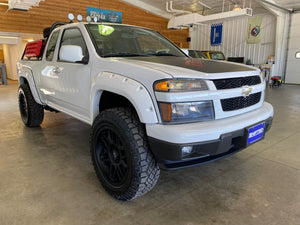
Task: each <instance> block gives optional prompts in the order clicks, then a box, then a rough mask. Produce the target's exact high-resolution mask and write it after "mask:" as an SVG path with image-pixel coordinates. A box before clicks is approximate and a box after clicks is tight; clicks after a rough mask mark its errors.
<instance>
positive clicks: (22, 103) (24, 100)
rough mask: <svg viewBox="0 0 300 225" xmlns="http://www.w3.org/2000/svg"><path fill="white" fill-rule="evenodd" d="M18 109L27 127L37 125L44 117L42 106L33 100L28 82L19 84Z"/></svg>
mask: <svg viewBox="0 0 300 225" xmlns="http://www.w3.org/2000/svg"><path fill="white" fill-rule="evenodd" d="M18 101H19V110H20V114H21V118H22V121H23V123H24V124H25V125H26V126H27V127H38V126H40V125H41V123H42V122H43V119H44V108H43V106H42V105H40V104H38V103H36V101H35V100H34V98H33V96H32V94H31V91H30V87H29V85H28V84H21V85H20V87H19V90H18Z"/></svg>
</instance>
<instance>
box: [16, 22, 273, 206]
mask: <svg viewBox="0 0 300 225" xmlns="http://www.w3.org/2000/svg"><path fill="white" fill-rule="evenodd" d="M58 24H60V23H58ZM56 25H57V24H56ZM56 25H53V26H52V28H51V30H50V34H49V37H47V35H46V40H44V41H43V40H40V41H36V42H32V43H29V44H28V45H27V47H26V49H25V51H24V55H23V57H22V59H21V60H20V61H19V62H18V66H17V67H18V76H19V83H20V88H19V91H18V101H19V108H20V113H21V117H22V120H23V122H24V124H25V125H26V126H28V127H35V126H39V125H40V124H41V123H42V121H43V117H44V110H45V109H48V110H55V111H60V112H63V113H66V114H68V115H71V116H72V117H74V118H77V119H79V120H81V121H83V122H85V123H88V124H90V125H91V134H90V145H91V146H90V149H91V155H92V161H93V165H94V168H95V171H96V173H97V176H98V178H99V180H100V182H101V183H102V185H103V187H104V188H105V189H106V190H107V191H108V192H109V193H110V194H111V195H112V196H114V197H115V198H117V199H120V200H131V199H134V198H136V197H138V196H141V195H143V194H145V193H147V192H148V191H150V190H151V189H152V188H153V187H154V186H155V184H156V182H157V180H158V177H159V174H160V169H167V170H172V169H177V168H184V167H190V166H194V165H199V164H202V163H206V162H211V161H214V160H216V159H220V158H222V157H225V156H228V155H230V154H232V153H235V152H237V151H239V150H241V149H243V148H246V147H247V146H249V145H251V144H253V143H255V142H257V141H259V140H261V139H262V138H264V136H265V133H266V132H267V131H268V130H269V129H270V127H271V123H272V118H273V107H272V106H271V105H270V104H269V103H267V102H264V97H265V86H266V85H265V82H264V80H263V78H262V77H261V76H260V71H259V70H258V69H256V68H253V67H249V66H245V65H241V64H235V63H229V62H220V61H214V60H206V59H203V60H202V59H193V58H190V57H188V56H186V55H185V54H184V53H183V52H182V51H181V50H180V49H179V48H178V47H176V46H175V45H174V44H173V43H172V42H171V41H169V40H168V39H166V38H165V37H163V36H162V35H161V34H159V33H158V32H156V31H153V30H150V29H146V28H141V27H136V26H129V25H122V24H111V23H95V22H92V23H88V22H79V23H69V24H65V25H62V26H58V27H57V26H56ZM60 25H61V24H60ZM47 31H49V29H48V30H47ZM45 33H47V32H45Z"/></svg>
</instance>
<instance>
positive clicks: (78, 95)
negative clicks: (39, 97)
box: [43, 27, 91, 122]
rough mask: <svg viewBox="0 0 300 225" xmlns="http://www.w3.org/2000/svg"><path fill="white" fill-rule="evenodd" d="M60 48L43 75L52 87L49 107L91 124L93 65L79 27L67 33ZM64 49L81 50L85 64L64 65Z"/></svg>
mask: <svg viewBox="0 0 300 225" xmlns="http://www.w3.org/2000/svg"><path fill="white" fill-rule="evenodd" d="M57 45H58V46H57V48H56V51H57V53H56V54H55V56H54V60H53V61H52V63H49V64H48V65H47V66H46V67H45V68H44V71H43V72H44V74H48V76H45V78H48V80H50V83H51V87H49V86H48V90H49V91H50V93H48V103H47V104H48V105H50V106H53V107H54V108H56V109H58V110H61V111H64V112H65V113H67V114H70V115H72V116H74V117H76V118H78V119H81V120H83V121H85V122H89V115H90V114H89V105H90V102H89V100H90V84H91V77H90V73H91V70H90V67H91V65H90V63H89V60H88V59H89V53H88V49H87V46H86V43H85V40H84V38H83V35H82V33H81V31H80V29H79V28H78V27H71V28H66V29H64V30H63V31H62V34H61V38H60V41H59V42H58V43H57ZM64 45H76V46H80V47H81V48H82V52H83V56H84V58H83V60H82V61H79V62H65V61H62V60H61V59H60V57H59V51H60V48H61V47H62V46H64ZM50 83H49V84H50Z"/></svg>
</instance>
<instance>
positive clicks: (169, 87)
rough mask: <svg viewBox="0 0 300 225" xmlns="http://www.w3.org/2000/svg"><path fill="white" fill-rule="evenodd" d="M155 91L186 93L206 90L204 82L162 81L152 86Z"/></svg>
mask: <svg viewBox="0 0 300 225" xmlns="http://www.w3.org/2000/svg"><path fill="white" fill-rule="evenodd" d="M154 90H155V91H162V92H186V91H203V90H208V87H207V85H206V82H205V81H204V80H164V81H158V82H156V83H155V84H154Z"/></svg>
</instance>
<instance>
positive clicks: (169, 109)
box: [158, 101, 215, 123]
mask: <svg viewBox="0 0 300 225" xmlns="http://www.w3.org/2000/svg"><path fill="white" fill-rule="evenodd" d="M158 105H159V108H160V113H161V117H162V120H163V122H170V123H187V122H199V121H205V120H213V119H214V117H215V116H214V109H213V103H212V101H201V102H188V103H187V102H183V103H161V102H160V103H159V104H158Z"/></svg>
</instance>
